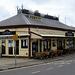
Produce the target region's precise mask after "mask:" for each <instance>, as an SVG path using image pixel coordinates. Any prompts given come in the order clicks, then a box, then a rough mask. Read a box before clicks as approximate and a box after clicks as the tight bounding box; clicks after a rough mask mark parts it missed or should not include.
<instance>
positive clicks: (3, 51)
mask: <svg viewBox="0 0 75 75" xmlns="http://www.w3.org/2000/svg"><path fill="white" fill-rule="evenodd" d="M2 54H5V40H2Z"/></svg>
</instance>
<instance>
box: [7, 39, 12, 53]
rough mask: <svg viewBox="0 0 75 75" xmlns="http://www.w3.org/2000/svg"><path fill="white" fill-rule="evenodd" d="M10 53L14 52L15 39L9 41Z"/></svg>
mask: <svg viewBox="0 0 75 75" xmlns="http://www.w3.org/2000/svg"><path fill="white" fill-rule="evenodd" d="M8 48H9V54H13V40H9V42H8Z"/></svg>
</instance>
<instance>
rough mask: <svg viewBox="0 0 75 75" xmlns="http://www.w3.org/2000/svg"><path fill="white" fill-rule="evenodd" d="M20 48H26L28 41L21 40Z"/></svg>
mask: <svg viewBox="0 0 75 75" xmlns="http://www.w3.org/2000/svg"><path fill="white" fill-rule="evenodd" d="M21 48H28V40H21Z"/></svg>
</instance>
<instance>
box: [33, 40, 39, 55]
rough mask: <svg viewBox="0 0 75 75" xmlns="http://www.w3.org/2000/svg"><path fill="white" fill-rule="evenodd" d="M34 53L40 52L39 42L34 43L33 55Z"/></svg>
mask: <svg viewBox="0 0 75 75" xmlns="http://www.w3.org/2000/svg"><path fill="white" fill-rule="evenodd" d="M34 52H38V41H36V42H33V43H32V55H33V53H34Z"/></svg>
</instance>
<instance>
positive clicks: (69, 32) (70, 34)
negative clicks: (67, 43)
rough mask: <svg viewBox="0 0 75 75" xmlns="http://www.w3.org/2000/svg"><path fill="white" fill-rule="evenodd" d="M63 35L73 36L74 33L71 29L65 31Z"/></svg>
mask: <svg viewBox="0 0 75 75" xmlns="http://www.w3.org/2000/svg"><path fill="white" fill-rule="evenodd" d="M65 36H74V33H72V32H71V31H68V32H67V33H65Z"/></svg>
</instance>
